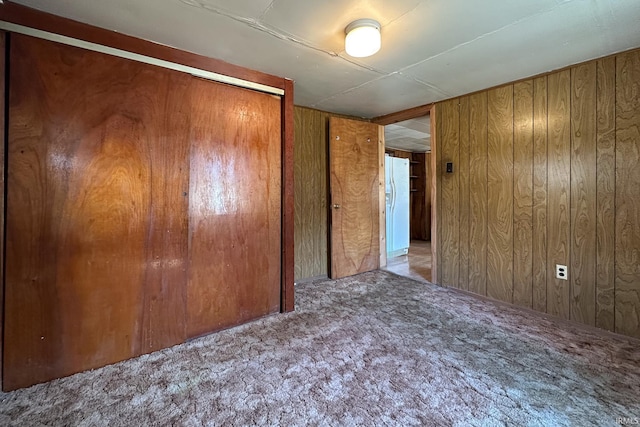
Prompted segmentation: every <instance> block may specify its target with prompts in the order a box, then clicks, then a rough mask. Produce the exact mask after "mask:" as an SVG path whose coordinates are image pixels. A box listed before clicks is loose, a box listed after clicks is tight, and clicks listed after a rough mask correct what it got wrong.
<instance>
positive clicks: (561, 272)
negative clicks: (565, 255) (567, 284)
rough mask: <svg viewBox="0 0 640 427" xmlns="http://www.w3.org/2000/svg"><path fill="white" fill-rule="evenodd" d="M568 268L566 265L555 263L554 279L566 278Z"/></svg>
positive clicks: (567, 276)
mask: <svg viewBox="0 0 640 427" xmlns="http://www.w3.org/2000/svg"><path fill="white" fill-rule="evenodd" d="M568 278H569V269H568V268H567V266H566V265H560V264H556V279H561V280H568Z"/></svg>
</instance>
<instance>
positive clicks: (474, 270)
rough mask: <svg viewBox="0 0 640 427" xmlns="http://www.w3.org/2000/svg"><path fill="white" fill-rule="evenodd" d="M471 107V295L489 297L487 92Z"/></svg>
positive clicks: (473, 97) (478, 95)
mask: <svg viewBox="0 0 640 427" xmlns="http://www.w3.org/2000/svg"><path fill="white" fill-rule="evenodd" d="M469 102H470V106H469V113H470V114H469V131H470V132H469V136H470V141H469V151H470V152H469V184H470V188H469V218H470V221H469V236H470V239H471V247H470V252H469V291H471V292H474V293H477V294H480V295H486V294H487V92H486V91H485V92H480V93H476V94H474V95H471V96H470V100H469Z"/></svg>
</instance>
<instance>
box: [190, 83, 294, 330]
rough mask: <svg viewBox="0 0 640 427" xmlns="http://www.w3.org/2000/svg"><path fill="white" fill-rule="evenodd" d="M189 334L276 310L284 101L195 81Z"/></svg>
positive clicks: (228, 324) (278, 297)
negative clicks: (282, 105) (282, 103)
mask: <svg viewBox="0 0 640 427" xmlns="http://www.w3.org/2000/svg"><path fill="white" fill-rule="evenodd" d="M192 99H193V101H192V110H191V126H192V128H191V129H192V131H191V155H190V171H191V175H190V190H189V261H190V265H189V284H188V291H187V307H188V308H187V311H188V316H187V317H188V320H187V325H188V327H187V329H188V335H189V336H190V337H195V336H199V335H202V334H205V333H208V332H211V331H214V330H219V329H222V328H226V327H229V326H233V325H237V324H240V323H242V322H245V321H247V320H250V319H254V318H257V317H261V316H264V315H266V314H269V313H274V312H277V311H279V309H280V256H281V250H280V248H281V242H280V240H281V224H280V222H281V221H280V218H281V217H280V212H281V207H280V206H281V205H280V200H281V185H280V183H281V106H280V99H279V98H278V97H275V96H271V95H267V94H264V93H260V92H255V91H250V90H246V89H240V88H236V87H231V86H227V85H223V84H219V83H212V82H208V81H204V80H199V79H195V78H194V79H193V85H192Z"/></svg>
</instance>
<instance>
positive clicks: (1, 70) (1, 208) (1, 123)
mask: <svg viewBox="0 0 640 427" xmlns="http://www.w3.org/2000/svg"><path fill="white" fill-rule="evenodd" d="M5 51H6V34H5V32H4V31H0V76H1V79H2V80H0V111H2V112H3V114H2V115H0V135H2V145H1V146H0V183H1V184H2V187H0V188H1V189H2V191H1V193H0V224H2V225H3V226H2V227H0V278H1V279H0V280H2V282H3V283H4V223H5V215H4V212H5V199H4V198H5V190H6V187H5V184H6V183H5V180H4V177H5V159H6V157H5V144H6V141H5V130H6V128H5V126H6V123H5V114H4V111H5V107H6V105H5V95H6V93H5V78H4V76H5V73H6V64H5ZM2 331H4V285H0V337H2ZM3 348H4V341H3V340H2V339H0V366H2V355H3ZM0 389H2V375H0Z"/></svg>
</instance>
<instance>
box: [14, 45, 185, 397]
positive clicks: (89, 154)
mask: <svg viewBox="0 0 640 427" xmlns="http://www.w3.org/2000/svg"><path fill="white" fill-rule="evenodd" d="M191 79H192V78H191V77H190V76H186V75H183V74H180V73H177V72H173V71H169V70H165V69H162V68H158V67H153V66H149V65H145V64H141V63H137V62H133V61H129V60H125V59H120V58H116V57H112V56H108V55H104V54H100V53H95V52H90V51H86V50H82V49H78V48H74V47H69V46H65V45H60V44H57V43H52V42H48V41H43V40H39V39H34V38H30V37H27V36H22V35H18V34H12V35H11V40H10V85H9V89H10V99H9V121H8V123H9V129H8V153H7V155H8V184H7V187H8V195H7V217H6V249H7V252H6V284H5V289H6V304H5V307H6V311H5V331H4V344H5V345H4V356H5V358H4V388H5V389H14V388H18V387H24V386H28V385H31V384H34V383H37V382H42V381H46V380H50V379H52V378H57V377H61V376H65V375H69V374H72V373H75V372H79V371H82V370H86V369H90V368H95V367H99V366H103V365H106V364H109V363H113V362H116V361H119V360H123V359H126V358H129V357H132V356H136V355H139V354H142V353H148V352H150V351H153V350H156V349H159V348H163V347H167V346H169V345H172V344H175V343H179V342H181V341H183V340H184V339H185V333H186V330H185V322H184V320H185V304H184V301H185V298H184V293H185V289H186V265H185V264H186V262H185V261H186V256H187V222H186V219H187V208H188V201H187V197H186V195H187V193H186V192H187V191H188V166H189V165H188V158H187V156H188V143H189V141H188V136H189V111H188V109H187V108H186V107H185V106H186V105H188V103H187V101H185V93H188V91H187V89H188V87H189V84H190V81H191Z"/></svg>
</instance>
